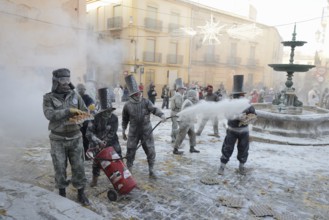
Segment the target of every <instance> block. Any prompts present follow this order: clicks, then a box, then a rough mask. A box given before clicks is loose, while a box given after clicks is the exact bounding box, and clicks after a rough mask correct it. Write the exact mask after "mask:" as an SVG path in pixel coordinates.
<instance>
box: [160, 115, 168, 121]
mask: <svg viewBox="0 0 329 220" xmlns="http://www.w3.org/2000/svg"><path fill="white" fill-rule="evenodd" d="M166 121H167V118H166V116H165V115H164V114H163V115H162V116H161V122H162V123H164V122H166Z"/></svg>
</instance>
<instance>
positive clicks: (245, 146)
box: [220, 129, 249, 164]
mask: <svg viewBox="0 0 329 220" xmlns="http://www.w3.org/2000/svg"><path fill="white" fill-rule="evenodd" d="M236 142H238V144H237V148H238V155H237V159H238V160H239V161H240V163H245V162H247V159H248V154H249V153H248V151H249V131H246V132H237V131H232V130H230V129H227V130H226V137H225V140H224V143H223V146H222V156H221V158H220V161H221V162H222V163H224V164H226V163H227V162H228V161H229V160H230V157H231V156H232V153H233V151H234V145H235V143H236Z"/></svg>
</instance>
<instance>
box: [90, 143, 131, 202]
mask: <svg viewBox="0 0 329 220" xmlns="http://www.w3.org/2000/svg"><path fill="white" fill-rule="evenodd" d="M93 160H94V161H96V163H98V165H99V166H100V167H101V169H102V170H103V171H104V173H105V174H106V176H107V177H108V179H109V180H110V182H111V183H112V185H113V187H114V189H115V190H111V189H110V190H109V191H108V193H107V196H108V198H109V200H110V201H116V200H117V198H118V193H119V194H121V195H125V194H128V193H129V192H130V191H131V190H133V189H134V188H135V187H136V185H137V184H136V181H135V179H134V178H133V177H132V175H131V173H130V171H129V170H128V168H127V167H126V166H125V164H124V163H123V162H122V160H121V158H120V156H119V155H118V153H117V152H116V151H115V150H114V148H113V147H106V148H104V149H102V150H101V151H100V152H99V153H97V155H96V156H95V157H94V158H93Z"/></svg>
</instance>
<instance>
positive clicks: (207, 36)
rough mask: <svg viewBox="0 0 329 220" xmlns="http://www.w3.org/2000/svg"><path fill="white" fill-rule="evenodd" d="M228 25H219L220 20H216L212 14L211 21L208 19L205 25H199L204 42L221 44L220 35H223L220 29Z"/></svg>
mask: <svg viewBox="0 0 329 220" xmlns="http://www.w3.org/2000/svg"><path fill="white" fill-rule="evenodd" d="M225 26H226V25H222V26H219V22H214V18H213V15H212V14H211V15H210V21H206V25H205V26H198V28H200V29H201V30H200V32H201V34H203V40H202V44H207V45H214V44H220V41H219V39H218V37H219V36H220V35H221V34H219V31H220V30H221V29H222V28H223V27H225Z"/></svg>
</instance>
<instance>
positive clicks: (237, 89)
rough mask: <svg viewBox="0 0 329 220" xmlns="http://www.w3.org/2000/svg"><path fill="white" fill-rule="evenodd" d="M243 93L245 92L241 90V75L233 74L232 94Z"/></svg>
mask: <svg viewBox="0 0 329 220" xmlns="http://www.w3.org/2000/svg"><path fill="white" fill-rule="evenodd" d="M245 93H246V92H244V91H243V75H234V76H233V92H232V95H235V94H245Z"/></svg>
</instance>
